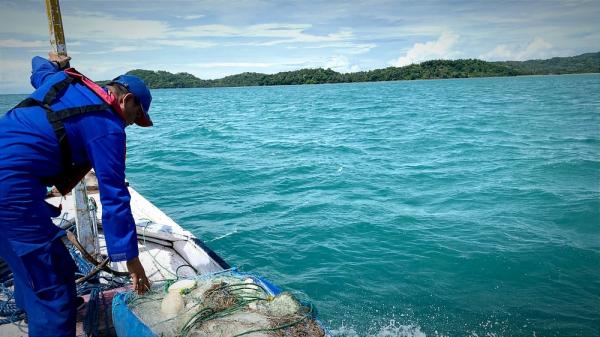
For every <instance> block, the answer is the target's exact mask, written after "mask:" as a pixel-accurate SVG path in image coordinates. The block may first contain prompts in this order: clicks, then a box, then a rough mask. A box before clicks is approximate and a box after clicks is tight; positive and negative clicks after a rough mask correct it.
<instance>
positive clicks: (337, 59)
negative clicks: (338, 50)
mask: <svg viewBox="0 0 600 337" xmlns="http://www.w3.org/2000/svg"><path fill="white" fill-rule="evenodd" d="M324 68H331V69H332V70H335V71H337V72H340V73H351V72H356V71H359V70H360V69H359V67H358V65H356V64H351V63H350V60H348V57H346V56H344V55H335V56H332V57H330V58H329V59H327V61H326V62H325V64H324Z"/></svg>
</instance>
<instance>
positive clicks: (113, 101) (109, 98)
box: [64, 68, 125, 120]
mask: <svg viewBox="0 0 600 337" xmlns="http://www.w3.org/2000/svg"><path fill="white" fill-rule="evenodd" d="M64 72H65V74H67V75H68V76H69V77H71V78H73V79H75V80H78V81H79V82H81V83H82V84H83V85H85V86H86V87H87V88H88V89H90V90H91V91H93V92H94V93H95V94H96V95H97V96H98V97H100V98H101V99H102V100H103V101H104V103H106V104H108V105H110V107H111V108H112V109H113V110H114V111H115V112H117V114H119V117H121V119H123V120H125V114H124V113H123V110H121V106H120V105H119V102H118V101H117V98H116V97H115V96H114V95H113V94H112V93H111V92H110V91H109V92H106V90H104V89H103V88H102V87H101V86H99V85H98V84H96V83H95V82H94V81H92V80H90V79H89V78H87V77H85V75H83V74H82V73H80V72H78V71H77V70H75V68H67V69H65V70H64Z"/></svg>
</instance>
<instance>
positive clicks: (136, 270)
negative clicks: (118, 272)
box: [127, 257, 150, 295]
mask: <svg viewBox="0 0 600 337" xmlns="http://www.w3.org/2000/svg"><path fill="white" fill-rule="evenodd" d="M127 271H129V275H130V276H131V281H132V283H133V290H135V292H136V293H138V295H141V294H143V293H145V292H147V291H148V290H150V280H148V277H146V272H145V271H144V267H143V266H142V263H141V262H140V259H139V258H138V257H136V258H133V259H131V260H129V261H127Z"/></svg>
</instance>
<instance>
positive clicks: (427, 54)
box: [389, 32, 459, 67]
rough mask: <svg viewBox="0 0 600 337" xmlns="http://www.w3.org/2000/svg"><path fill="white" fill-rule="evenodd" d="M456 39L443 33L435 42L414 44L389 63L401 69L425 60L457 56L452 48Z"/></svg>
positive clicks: (450, 34) (454, 35)
mask: <svg viewBox="0 0 600 337" xmlns="http://www.w3.org/2000/svg"><path fill="white" fill-rule="evenodd" d="M458 37H459V36H458V35H456V34H454V33H451V32H444V33H442V35H440V37H439V38H438V39H437V40H435V41H429V42H425V43H415V44H414V45H413V46H412V48H410V49H409V50H408V51H407V52H406V54H405V55H404V56H401V57H399V58H397V59H395V60H392V61H390V62H389V63H390V64H391V65H393V66H395V67H402V66H406V65H409V64H413V63H420V62H423V61H427V60H433V59H448V58H451V57H453V56H455V55H456V54H457V53H456V52H455V51H453V49H452V48H453V47H454V45H455V44H456V42H457V41H458Z"/></svg>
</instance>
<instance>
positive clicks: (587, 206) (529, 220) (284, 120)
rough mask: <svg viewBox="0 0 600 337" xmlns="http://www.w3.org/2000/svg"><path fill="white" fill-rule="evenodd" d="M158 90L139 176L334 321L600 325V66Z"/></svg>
mask: <svg viewBox="0 0 600 337" xmlns="http://www.w3.org/2000/svg"><path fill="white" fill-rule="evenodd" d="M152 95H153V101H152V108H151V116H152V118H153V120H154V123H155V125H154V127H152V128H139V127H135V126H133V127H130V128H128V130H127V133H128V135H127V137H128V139H127V178H128V179H129V181H130V183H131V185H132V186H133V187H134V188H135V189H136V190H137V191H138V192H140V193H141V194H142V195H144V196H145V197H146V198H147V199H149V200H150V201H152V202H153V203H154V204H155V205H157V206H158V207H160V208H161V209H162V210H163V211H164V212H165V213H167V214H168V215H169V216H170V217H172V218H173V219H174V220H175V221H176V222H178V223H179V224H180V225H182V226H183V227H184V228H186V229H188V230H190V231H191V232H193V233H194V234H195V235H196V236H198V237H199V238H201V239H202V240H204V242H205V243H206V244H207V245H208V246H209V247H211V248H212V249H213V250H214V251H216V252H217V253H218V254H219V255H220V256H222V257H223V258H224V259H225V260H226V261H227V262H228V263H229V264H231V265H233V266H236V267H237V268H238V269H240V270H243V271H247V272H253V273H257V274H259V275H261V276H263V277H265V278H267V279H269V280H271V281H272V282H274V283H276V284H277V285H279V286H281V287H282V288H283V289H284V290H287V291H291V292H293V293H295V294H297V295H298V296H299V297H301V298H302V299H304V300H306V301H310V302H311V303H313V304H314V305H315V307H316V308H317V310H318V315H319V317H320V320H321V322H322V323H323V324H324V325H325V326H326V327H327V329H328V331H329V333H330V334H331V335H332V336H335V337H337V336H348V337H354V336H378V337H391V336H407V337H422V336H540V337H541V336H591V337H593V336H599V335H600V74H585V75H561V76H523V77H501V78H473V79H447V80H417V81H399V82H376V83H347V84H320V85H298V86H269V87H241V88H200V89H160V90H153V91H152ZM24 97H25V96H24V95H0V107H1V109H2V110H0V111H3V112H4V111H6V110H8V109H9V108H10V107H11V106H13V105H14V104H16V103H17V102H18V101H19V100H21V99H22V98H24Z"/></svg>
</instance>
